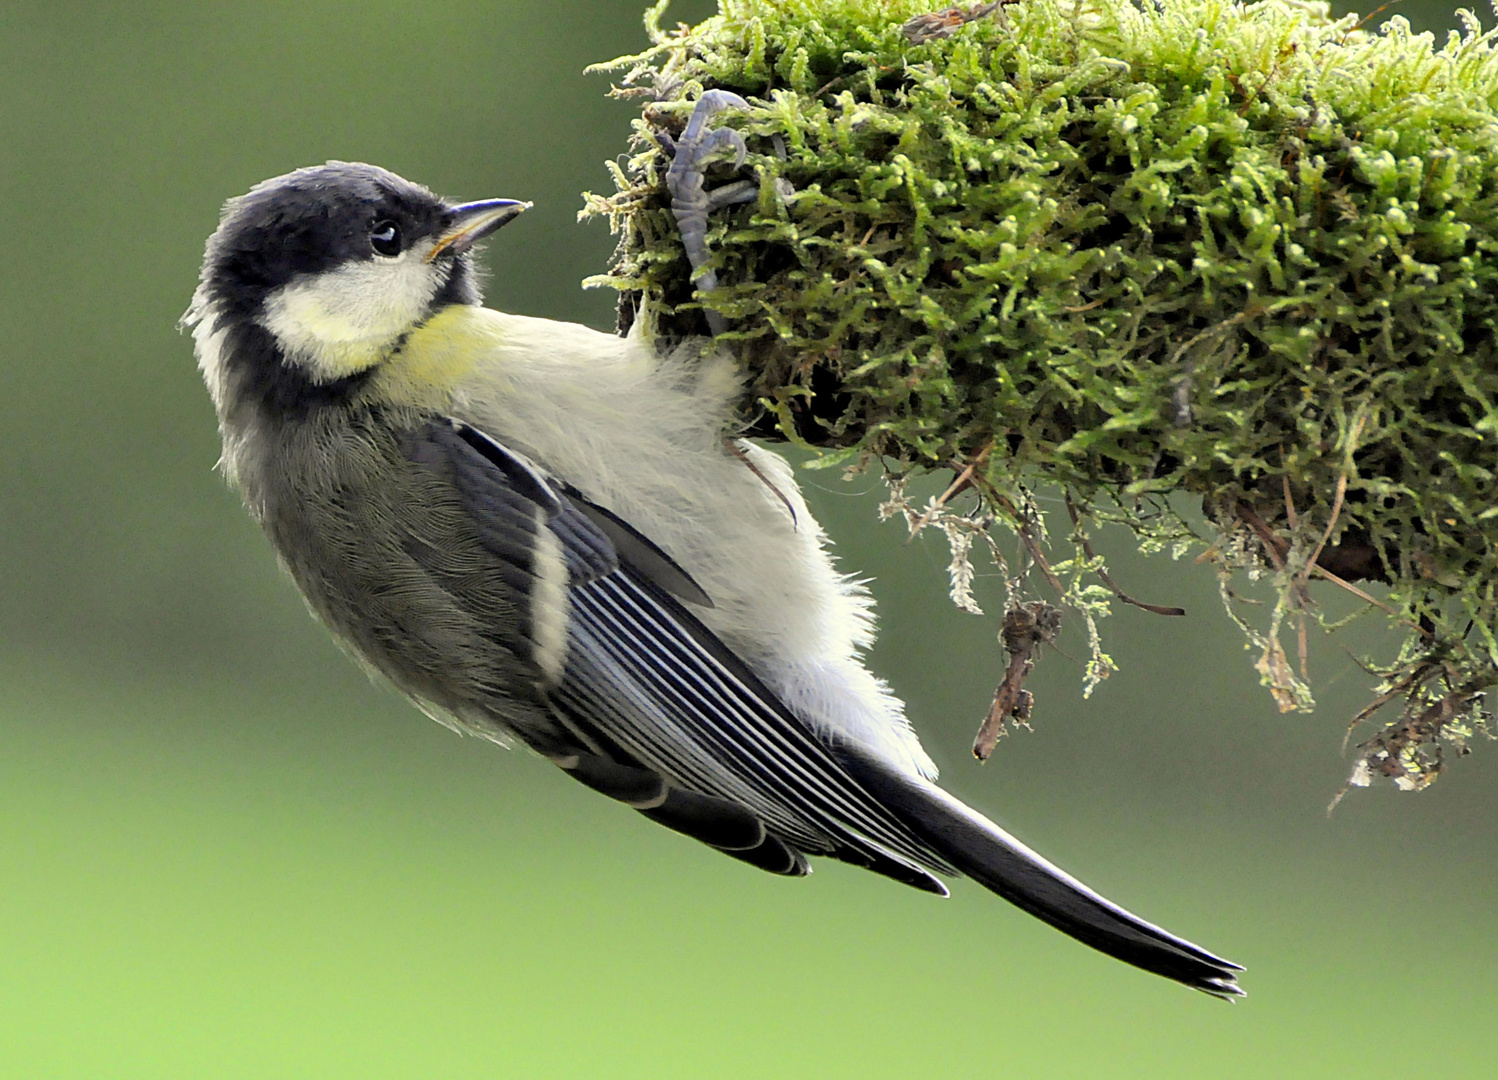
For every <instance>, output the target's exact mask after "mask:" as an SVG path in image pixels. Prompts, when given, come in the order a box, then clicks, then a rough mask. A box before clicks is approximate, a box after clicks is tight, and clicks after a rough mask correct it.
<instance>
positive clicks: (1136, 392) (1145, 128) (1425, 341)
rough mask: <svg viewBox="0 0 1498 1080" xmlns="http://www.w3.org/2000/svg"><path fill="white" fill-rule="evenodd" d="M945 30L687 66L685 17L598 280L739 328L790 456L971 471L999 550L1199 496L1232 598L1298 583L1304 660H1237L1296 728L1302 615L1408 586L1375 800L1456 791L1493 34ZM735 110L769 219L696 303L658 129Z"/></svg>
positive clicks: (642, 85) (999, 26) (650, 74)
mask: <svg viewBox="0 0 1498 1080" xmlns="http://www.w3.org/2000/svg"><path fill="white" fill-rule="evenodd" d="M935 6H937V5H934V4H932V3H930V0H924V2H923V0H721V10H720V13H719V14H718V15H717V16H716V17H714V18H711V19H709V20H707V21H706V22H704V23H702V24H701V25H699V26H695V27H681V28H678V29H676V30H673V31H669V32H668V31H663V30H661V29H660V27H659V19H660V16H661V14H662V11H663V9H664V5H658V6H657V7H656V8H655V9H653V10H652V12H651V15H650V17H649V18H648V19H647V22H648V23H649V25H650V26H651V31H652V36H653V41H654V45H653V47H652V48H651V49H649V50H647V51H646V52H645V53H643V54H641V55H639V56H636V57H627V58H624V59H622V60H620V61H616V62H614V64H612V65H607V66H609V67H612V68H614V69H615V70H621V69H622V70H626V72H627V73H626V75H625V76H624V78H623V80H622V82H623V86H622V87H621V88H620V90H619V91H618V92H620V93H622V94H626V95H639V96H641V97H643V98H646V99H647V101H648V103H647V105H646V107H645V115H644V117H643V118H642V120H641V121H640V123H639V125H638V128H637V138H636V140H635V146H634V155H633V157H632V158H631V159H630V160H629V161H628V163H627V164H626V165H625V166H624V167H623V168H616V170H615V175H616V180H617V182H618V187H619V191H618V193H616V194H615V195H613V196H611V197H609V198H607V199H593V200H592V203H591V209H592V210H593V211H595V212H596V211H604V212H607V213H609V214H610V215H612V217H613V220H614V224H615V226H616V227H617V228H618V229H619V230H620V231H621V233H622V239H621V244H620V247H619V252H618V255H617V258H616V262H615V265H614V267H613V270H612V272H611V273H610V274H608V275H606V276H604V277H603V278H601V279H598V280H599V281H601V282H602V283H606V284H608V285H611V286H613V287H615V288H618V289H620V290H622V291H623V292H625V293H626V300H627V301H629V303H628V304H626V305H625V307H626V308H627V309H628V310H634V307H635V304H634V302H635V301H636V300H638V299H640V298H641V297H643V298H644V299H645V300H646V301H647V302H648V303H647V304H646V305H645V307H644V310H647V311H649V312H650V313H651V318H652V319H653V320H654V326H653V330H654V332H656V333H658V334H661V335H665V336H676V335H687V334H691V333H694V332H701V328H702V323H701V309H702V306H703V305H710V306H711V307H712V308H714V309H715V310H717V311H719V312H721V313H723V314H724V315H725V316H727V317H728V318H729V319H731V320H732V326H733V331H732V333H730V334H729V335H727V338H726V340H730V341H732V342H734V343H735V345H736V347H737V348H738V349H739V350H740V353H741V356H742V358H743V361H744V363H745V365H746V367H747V368H748V369H749V370H750V371H751V373H752V379H753V386H752V391H753V397H754V401H755V402H757V403H758V404H759V405H760V406H762V408H763V410H764V413H763V418H762V419H761V421H760V430H761V431H763V432H765V433H768V432H770V431H771V430H772V429H773V430H775V431H776V432H778V434H779V435H781V436H783V437H785V438H788V439H793V440H796V441H799V442H802V443H808V444H811V445H814V446H817V447H820V448H823V449H824V450H825V451H826V452H827V457H826V460H827V461H828V462H832V461H842V460H847V459H849V458H853V459H854V460H856V461H866V460H869V459H870V458H871V457H873V456H876V455H878V456H882V457H883V458H884V459H885V460H886V461H893V462H895V463H897V464H896V466H895V467H896V469H897V471H898V470H909V469H919V468H955V469H957V470H959V471H962V472H964V474H965V478H966V480H965V482H966V483H968V484H970V485H972V488H973V490H975V491H976V492H977V493H978V496H979V499H980V505H979V507H978V509H976V510H975V511H973V512H972V513H970V514H965V515H961V518H962V520H964V521H967V522H969V523H971V524H973V525H974V527H983V526H985V525H986V524H987V522H988V515H993V516H994V517H996V518H997V519H999V520H1005V521H1007V522H1008V523H1009V524H1010V525H1011V526H1013V527H1015V528H1017V529H1018V530H1020V531H1021V532H1022V533H1023V534H1026V535H1033V533H1034V531H1035V529H1036V527H1037V526H1036V523H1035V521H1034V520H1033V519H1032V518H1031V516H1030V515H1029V514H1027V513H1026V512H1025V511H1024V507H1025V506H1026V505H1027V500H1026V497H1025V492H1026V490H1027V489H1028V487H1029V486H1030V485H1033V484H1035V483H1037V482H1049V483H1055V484H1059V485H1061V486H1062V487H1063V488H1064V489H1065V490H1066V491H1067V492H1068V494H1069V496H1070V498H1071V499H1072V501H1073V502H1074V503H1075V505H1076V507H1077V510H1078V520H1079V521H1080V522H1081V523H1083V524H1085V522H1086V521H1087V520H1088V518H1089V517H1092V518H1096V517H1099V516H1107V517H1109V518H1110V519H1120V520H1124V521H1126V522H1127V523H1128V524H1130V525H1131V526H1132V527H1134V528H1135V529H1136V531H1138V532H1139V533H1140V534H1141V536H1143V537H1144V538H1145V540H1146V541H1147V542H1149V543H1153V544H1155V545H1157V546H1158V545H1160V544H1161V543H1162V542H1163V541H1165V540H1168V539H1172V538H1174V537H1175V536H1176V535H1178V533H1177V532H1174V531H1172V530H1173V529H1175V528H1176V526H1174V525H1167V524H1166V522H1167V521H1168V520H1170V518H1169V515H1165V516H1161V515H1159V514H1156V513H1155V510H1156V509H1158V508H1159V506H1161V505H1163V498H1164V496H1166V495H1169V494H1170V493H1173V492H1178V491H1180V492H1188V493H1191V494H1193V495H1197V496H1200V497H1201V498H1202V500H1203V501H1204V505H1205V506H1206V508H1207V511H1208V514H1209V516H1210V517H1211V518H1212V519H1213V520H1214V521H1215V522H1216V524H1217V525H1218V526H1219V528H1220V530H1221V532H1220V535H1219V536H1218V537H1216V538H1215V540H1214V542H1213V545H1212V548H1211V551H1212V554H1213V556H1214V557H1215V558H1216V559H1217V560H1218V562H1219V564H1220V565H1221V566H1222V567H1223V568H1224V573H1226V572H1227V571H1229V570H1232V569H1241V568H1244V567H1250V568H1262V569H1266V570H1268V571H1269V572H1271V573H1272V574H1273V577H1274V580H1275V582H1276V584H1277V586H1278V588H1277V595H1278V600H1279V602H1278V605H1277V606H1276V607H1275V609H1274V613H1273V616H1272V619H1271V623H1270V626H1269V627H1268V628H1266V629H1259V630H1256V629H1254V628H1253V627H1251V626H1249V625H1248V624H1247V623H1246V622H1245V623H1244V624H1243V625H1244V626H1245V628H1246V629H1247V630H1248V631H1249V633H1250V634H1251V636H1252V637H1253V638H1254V640H1255V641H1256V642H1257V643H1258V645H1259V646H1260V650H1261V651H1260V660H1259V665H1260V670H1261V672H1263V674H1264V678H1265V681H1266V683H1268V685H1269V686H1270V688H1271V689H1272V690H1273V691H1274V692H1275V695H1276V698H1277V699H1278V700H1279V701H1280V703H1281V705H1282V707H1287V708H1288V707H1297V706H1299V707H1304V706H1306V705H1307V704H1308V703H1309V696H1308V694H1307V693H1306V691H1305V687H1304V685H1303V684H1302V682H1301V680H1300V678H1299V677H1298V676H1297V674H1296V672H1295V670H1294V668H1295V665H1294V664H1292V663H1291V662H1290V661H1289V659H1288V658H1287V657H1286V655H1285V650H1284V649H1283V647H1282V646H1281V645H1280V643H1279V630H1280V628H1281V625H1282V623H1283V622H1284V621H1285V620H1286V619H1289V620H1290V621H1291V622H1292V623H1293V622H1294V620H1296V619H1304V617H1305V616H1306V614H1307V613H1308V612H1310V611H1311V607H1310V603H1309V598H1308V595H1307V592H1306V583H1307V581H1308V580H1310V579H1312V578H1317V577H1330V578H1334V579H1337V580H1339V581H1341V582H1343V583H1345V584H1348V586H1349V587H1350V588H1356V587H1355V586H1351V585H1350V582H1352V581H1355V580H1369V581H1373V582H1377V583H1379V584H1378V585H1375V586H1374V588H1375V590H1376V591H1379V592H1380V593H1381V594H1382V599H1379V600H1374V601H1373V602H1374V603H1376V604H1377V605H1378V606H1380V607H1382V608H1383V609H1384V610H1385V611H1386V612H1388V613H1389V614H1390V616H1391V618H1392V621H1393V622H1394V624H1395V625H1396V626H1397V627H1398V628H1399V629H1400V630H1401V631H1402V632H1403V633H1404V634H1405V635H1406V640H1405V643H1404V646H1403V648H1402V649H1401V651H1400V652H1399V654H1398V657H1397V658H1396V659H1394V660H1392V661H1389V662H1388V663H1385V664H1383V665H1382V666H1381V667H1378V668H1377V673H1378V674H1379V676H1380V677H1381V679H1382V685H1381V686H1380V688H1379V691H1378V693H1379V697H1378V700H1377V701H1375V703H1374V704H1375V705H1380V706H1381V705H1383V704H1390V705H1391V712H1392V713H1394V714H1395V715H1394V716H1393V719H1391V720H1388V721H1387V723H1386V725H1385V727H1384V728H1383V729H1382V730H1381V731H1379V732H1378V733H1377V734H1376V735H1375V737H1374V738H1373V739H1371V740H1369V741H1368V742H1367V743H1365V744H1364V747H1363V751H1364V752H1363V756H1362V758H1361V759H1360V761H1359V765H1358V770H1359V771H1358V772H1355V774H1354V781H1355V782H1361V781H1366V780H1367V779H1369V778H1370V777H1371V776H1372V775H1375V774H1378V773H1382V774H1384V775H1388V776H1392V777H1394V778H1395V779H1396V780H1398V781H1399V782H1400V783H1401V784H1402V785H1404V786H1411V787H1417V786H1423V784H1424V783H1427V782H1428V781H1429V779H1430V778H1432V777H1433V776H1434V775H1435V772H1436V771H1437V770H1438V769H1439V766H1440V753H1441V747H1442V746H1443V745H1446V746H1450V745H1453V744H1455V745H1457V746H1459V747H1460V746H1463V739H1464V738H1465V736H1466V734H1468V733H1470V731H1471V730H1472V729H1473V727H1474V725H1480V723H1481V721H1482V719H1483V713H1482V709H1481V704H1482V696H1483V693H1484V692H1485V691H1486V689H1487V688H1488V687H1490V686H1492V685H1494V684H1495V683H1498V638H1495V623H1498V546H1495V544H1494V529H1495V526H1498V505H1495V499H1494V495H1495V483H1494V473H1495V470H1498V453H1495V447H1498V407H1495V403H1498V356H1495V347H1494V345H1495V342H1494V330H1495V326H1498V114H1495V104H1498V57H1495V53H1494V38H1493V36H1492V35H1491V34H1483V33H1482V32H1481V31H1480V28H1479V27H1478V26H1477V25H1476V22H1475V20H1473V19H1471V18H1470V17H1467V30H1466V32H1465V33H1464V34H1452V35H1451V36H1450V38H1449V39H1448V40H1447V41H1446V43H1445V45H1444V46H1443V47H1441V48H1439V49H1437V48H1436V47H1435V46H1434V43H1433V41H1432V39H1431V38H1430V36H1429V35H1414V34H1412V33H1411V32H1410V29H1409V27H1408V24H1407V23H1405V22H1404V21H1403V20H1401V19H1398V18H1395V19H1393V20H1391V21H1390V22H1389V23H1388V24H1387V25H1385V26H1384V27H1383V28H1382V29H1381V30H1380V31H1379V32H1377V33H1365V32H1363V31H1361V30H1359V29H1358V28H1357V22H1356V19H1355V17H1349V18H1345V19H1341V20H1334V19H1331V18H1330V17H1329V16H1328V14H1327V10H1326V8H1325V7H1324V6H1323V5H1317V4H1304V3H1293V2H1291V0H1266V2H1264V3H1258V4H1249V5H1245V4H1240V3H1232V2H1225V0H1220V2H1206V3H1203V2H1201V0H1147V2H1145V3H1143V4H1142V5H1141V4H1136V3H1134V2H1131V0H1083V2H1072V0H1016V2H1012V3H1008V4H1004V5H1002V6H999V7H998V8H997V10H995V11H993V12H991V13H988V14H986V15H985V16H984V17H981V18H975V19H973V20H972V21H971V22H969V23H967V24H966V25H961V26H958V27H955V28H954V29H955V32H953V33H952V34H951V36H949V37H946V38H937V39H933V40H928V41H925V42H924V43H920V44H913V43H912V41H911V40H909V37H908V36H907V35H906V34H905V33H903V32H902V24H904V23H905V21H906V20H907V19H909V18H911V17H913V16H918V15H921V14H923V13H929V12H930V11H931V10H932V8H933V7H935ZM985 6H987V5H985ZM708 87H721V88H724V89H727V90H732V91H735V92H737V93H739V94H741V95H743V96H745V97H747V98H749V99H750V100H751V102H753V103H754V106H755V107H754V108H753V109H752V110H750V111H748V112H744V113H737V114H736V113H731V112H730V113H723V114H720V118H719V121H718V122H719V123H720V124H722V125H726V126H731V127H734V128H736V129H737V130H739V131H740V132H741V133H743V135H744V136H745V138H746V139H747V140H748V144H749V148H750V151H751V153H750V157H749V168H751V169H752V170H753V173H754V174H755V175H756V176H757V177H758V178H759V180H760V194H759V199H758V201H757V202H755V203H753V204H749V205H745V206H741V207H737V208H734V209H732V210H729V211H725V212H723V213H722V214H720V215H719V216H718V217H717V218H716V219H715V231H714V232H712V233H711V234H710V242H711V244H712V247H713V250H714V252H715V259H714V265H715V266H716V268H717V273H718V277H719V280H720V281H721V282H722V286H721V287H720V289H719V290H718V291H716V292H714V293H712V294H710V295H708V296H699V295H696V294H694V293H693V291H692V288H691V285H690V283H689V281H688V267H687V264H686V261H685V258H684V257H683V255H682V252H681V249H680V246H679V243H678V241H677V236H676V229H675V225H674V222H673V221H672V219H671V217H670V214H669V209H668V202H669V200H668V197H667V196H666V194H665V191H664V172H665V168H666V165H667V164H668V161H667V158H666V156H665V154H664V152H663V151H662V150H661V149H660V147H659V145H658V143H657V141H656V140H655V138H654V137H653V131H654V130H655V129H656V128H663V129H668V130H669V129H672V128H679V126H680V124H681V123H682V122H683V121H684V119H685V116H686V114H687V113H688V112H689V111H690V108H691V102H692V101H693V100H694V99H695V97H696V96H697V94H698V93H700V91H701V90H702V89H704V88H708ZM730 177H731V171H730V168H729V165H728V164H725V165H724V166H723V169H722V175H721V177H719V176H715V177H714V181H716V182H721V181H722V180H726V179H729V178H730ZM948 509H949V508H948V507H943V508H942V512H943V513H946V512H947V511H948ZM952 520H953V519H952V518H950V516H949V518H948V519H947V522H946V525H947V527H948V534H949V536H951V535H955V532H954V530H955V531H957V532H960V530H957V529H956V526H953V525H952ZM1081 527H1082V526H1081V525H1079V526H1078V528H1079V533H1078V535H1079V536H1080V529H1081ZM1037 554H1038V552H1037ZM957 561H958V560H954V566H955V565H956V563H957ZM959 569H960V568H959ZM1055 569H1057V570H1058V571H1061V570H1065V571H1069V572H1070V573H1071V574H1072V577H1071V579H1070V580H1071V581H1072V582H1073V584H1072V586H1071V587H1069V588H1068V597H1069V599H1070V600H1071V601H1072V602H1073V603H1074V604H1076V605H1077V606H1080V607H1082V608H1083V610H1084V612H1087V613H1088V614H1089V617H1090V616H1091V615H1093V614H1096V613H1098V611H1100V610H1101V607H1102V606H1103V605H1104V603H1105V600H1106V598H1107V597H1108V596H1109V595H1111V594H1109V593H1108V592H1107V590H1103V589H1101V588H1099V587H1095V586H1092V587H1089V586H1084V585H1082V584H1080V582H1081V581H1082V580H1083V579H1084V578H1085V576H1086V574H1087V573H1088V572H1090V571H1093V570H1096V569H1097V562H1096V560H1095V559H1093V558H1092V557H1091V555H1090V552H1085V551H1084V550H1083V549H1082V548H1080V547H1079V550H1078V552H1077V556H1076V558H1075V559H1072V560H1069V561H1068V562H1067V563H1066V564H1064V566H1059V567H1057V568H1055ZM957 573H958V571H957V570H954V580H955V576H956V575H957ZM1057 576H1059V577H1066V573H1060V574H1059V575H1057ZM1053 580H1054V577H1053ZM1098 656H1099V657H1101V654H1100V653H1099V654H1098ZM1096 660H1097V657H1095V661H1096ZM1101 660H1102V661H1106V657H1101ZM1098 673H1099V672H1098V671H1097V670H1094V675H1095V676H1096V675H1097V674H1098ZM1102 673H1106V666H1104V668H1103V669H1102ZM1370 715H1371V714H1370ZM1364 718H1366V717H1364Z"/></svg>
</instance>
